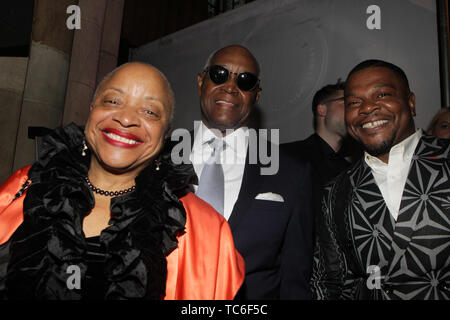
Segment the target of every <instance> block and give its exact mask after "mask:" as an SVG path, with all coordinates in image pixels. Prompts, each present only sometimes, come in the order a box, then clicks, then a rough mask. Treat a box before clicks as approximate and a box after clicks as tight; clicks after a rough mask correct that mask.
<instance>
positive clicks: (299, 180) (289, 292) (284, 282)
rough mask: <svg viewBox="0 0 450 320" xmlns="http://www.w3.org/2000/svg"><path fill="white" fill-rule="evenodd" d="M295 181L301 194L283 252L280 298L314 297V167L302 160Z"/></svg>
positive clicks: (285, 239) (291, 218) (290, 223)
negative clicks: (312, 293) (312, 277)
mask: <svg viewBox="0 0 450 320" xmlns="http://www.w3.org/2000/svg"><path fill="white" fill-rule="evenodd" d="M297 168H298V172H297V174H294V173H292V174H291V176H292V177H293V178H295V181H292V182H293V183H294V185H296V186H298V188H297V189H296V190H297V191H298V195H297V197H296V199H295V203H294V204H293V206H292V209H291V210H292V211H291V215H290V218H289V222H288V226H287V229H286V232H285V235H284V241H283V248H282V252H281V286H280V299H283V300H288V299H311V289H310V278H311V272H312V271H311V269H312V255H313V252H312V250H313V222H314V220H313V219H314V218H313V208H312V182H311V167H310V165H309V163H306V162H302V165H300V166H298V167H297Z"/></svg>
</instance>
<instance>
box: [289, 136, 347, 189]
mask: <svg viewBox="0 0 450 320" xmlns="http://www.w3.org/2000/svg"><path fill="white" fill-rule="evenodd" d="M281 148H283V149H284V150H285V151H286V153H288V154H289V155H290V156H292V157H293V158H296V159H302V160H306V161H309V162H311V165H312V167H313V171H314V174H313V180H314V182H317V183H318V185H319V186H321V185H324V184H325V183H326V182H328V181H329V180H331V179H333V178H334V177H336V176H337V175H338V174H339V173H340V172H342V171H343V170H345V169H346V168H347V167H348V166H349V165H350V162H348V161H347V160H345V158H344V157H343V156H342V155H341V152H337V153H336V152H334V150H333V148H331V147H330V145H329V144H328V143H327V142H325V140H323V139H322V138H321V137H320V136H319V135H318V134H316V133H314V134H312V135H311V136H309V137H308V138H307V139H305V140H302V141H294V142H290V143H285V144H282V145H281Z"/></svg>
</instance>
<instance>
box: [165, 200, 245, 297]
mask: <svg viewBox="0 0 450 320" xmlns="http://www.w3.org/2000/svg"><path fill="white" fill-rule="evenodd" d="M180 200H181V201H182V202H183V205H184V207H185V209H186V227H185V233H184V234H182V235H181V236H179V237H178V247H177V248H176V249H175V250H174V251H172V252H171V253H170V254H169V256H168V257H167V273H168V275H167V282H166V296H165V299H166V300H215V299H219V300H230V299H233V298H234V297H235V295H236V293H237V291H238V290H239V288H240V287H241V285H242V283H243V281H244V275H245V265H244V259H243V258H242V257H241V255H240V254H239V252H237V250H236V249H235V247H234V242H233V237H232V234H231V230H230V227H229V226H228V222H227V221H226V220H225V219H224V218H223V217H222V216H221V215H220V214H218V213H217V212H216V211H215V210H214V209H213V208H212V207H211V206H210V205H209V204H207V203H206V202H204V201H203V200H201V199H199V198H197V197H196V196H195V195H193V194H192V193H189V194H188V195H186V196H184V197H183V198H181V199H180Z"/></svg>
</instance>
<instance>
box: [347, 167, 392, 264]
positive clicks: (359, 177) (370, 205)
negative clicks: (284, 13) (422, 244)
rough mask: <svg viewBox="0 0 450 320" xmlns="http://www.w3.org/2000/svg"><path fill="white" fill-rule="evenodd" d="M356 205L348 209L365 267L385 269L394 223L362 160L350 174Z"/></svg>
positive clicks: (358, 251)
mask: <svg viewBox="0 0 450 320" xmlns="http://www.w3.org/2000/svg"><path fill="white" fill-rule="evenodd" d="M350 182H351V184H352V186H353V197H352V198H353V201H352V203H353V205H352V206H350V208H349V218H350V220H351V221H350V223H351V224H352V226H353V227H352V228H350V232H352V238H353V239H354V242H355V248H356V250H357V253H358V255H359V259H360V260H361V264H362V267H363V268H364V270H365V267H367V266H369V265H378V266H379V267H383V266H385V265H386V262H387V260H388V259H389V258H390V256H391V254H392V252H391V249H392V247H391V242H392V234H393V229H394V227H393V224H394V219H393V218H392V216H391V214H390V212H389V209H388V208H387V206H386V202H385V201H384V198H383V196H382V194H381V191H380V189H379V188H378V185H377V184H376V182H375V178H374V176H373V174H372V172H371V169H370V167H369V166H368V165H367V164H366V163H365V162H364V160H361V162H360V165H359V166H358V167H357V168H356V170H354V171H353V172H352V173H351V174H350Z"/></svg>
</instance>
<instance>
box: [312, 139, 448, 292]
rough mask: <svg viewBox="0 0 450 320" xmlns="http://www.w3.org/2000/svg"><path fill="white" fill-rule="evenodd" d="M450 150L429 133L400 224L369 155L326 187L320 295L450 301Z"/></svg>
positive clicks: (317, 262)
mask: <svg viewBox="0 0 450 320" xmlns="http://www.w3.org/2000/svg"><path fill="white" fill-rule="evenodd" d="M449 153H450V140H441V139H436V138H434V137H432V136H428V135H425V134H424V135H423V136H422V138H421V139H420V141H419V143H418V145H417V147H416V150H415V152H414V155H413V158H412V160H411V165H410V168H409V173H408V178H407V181H406V184H405V188H404V190H403V194H402V200H401V204H400V210H399V215H398V219H397V221H395V220H394V219H393V218H392V216H391V214H390V212H389V209H388V208H387V206H386V203H385V201H384V199H383V196H382V195H381V192H380V190H379V188H378V186H377V184H376V183H375V179H374V177H373V175H372V173H371V169H370V167H369V166H368V165H367V164H366V162H365V161H364V160H363V159H361V161H359V162H357V163H356V164H355V165H354V166H352V167H351V168H350V169H349V170H347V171H346V172H344V173H343V174H341V175H339V176H338V177H337V178H336V179H335V180H333V181H332V182H330V183H329V184H328V185H327V186H326V187H325V189H324V191H323V196H322V214H321V215H319V216H318V217H317V221H316V222H317V226H316V237H317V238H316V248H315V254H314V269H313V277H312V290H313V295H314V296H315V297H316V298H317V299H420V300H424V299H446V300H448V299H450V165H449ZM371 272H372V273H371Z"/></svg>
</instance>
